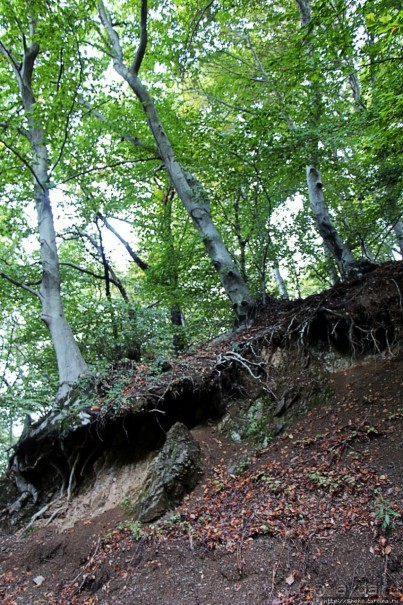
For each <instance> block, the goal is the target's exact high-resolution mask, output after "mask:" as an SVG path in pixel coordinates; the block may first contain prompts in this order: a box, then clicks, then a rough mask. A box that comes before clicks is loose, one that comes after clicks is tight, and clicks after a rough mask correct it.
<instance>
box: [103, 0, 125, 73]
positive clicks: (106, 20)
mask: <svg viewBox="0 0 403 605" xmlns="http://www.w3.org/2000/svg"><path fill="white" fill-rule="evenodd" d="M98 10H99V18H100V19H101V23H102V25H103V26H104V28H105V29H106V33H107V34H108V38H109V41H110V43H111V46H112V48H113V51H114V58H115V59H118V61H120V62H121V63H123V51H122V47H121V45H120V40H119V36H118V34H117V32H116V30H115V29H114V27H113V24H112V19H111V16H110V14H109V13H108V11H107V10H106V8H105V5H104V3H103V1H102V0H100V2H99V5H98Z"/></svg>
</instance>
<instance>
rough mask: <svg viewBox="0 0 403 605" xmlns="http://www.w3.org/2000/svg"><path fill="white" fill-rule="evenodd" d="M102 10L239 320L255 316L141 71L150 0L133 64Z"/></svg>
mask: <svg viewBox="0 0 403 605" xmlns="http://www.w3.org/2000/svg"><path fill="white" fill-rule="evenodd" d="M99 14H100V19H101V21H102V24H103V25H104V27H105V29H106V32H107V34H108V37H109V41H110V43H111V46H112V49H113V53H114V58H113V65H114V68H115V71H116V72H117V73H118V74H119V75H120V76H121V77H122V78H123V79H124V80H125V81H126V82H127V83H128V85H129V86H130V88H131V89H132V91H133V92H134V94H135V95H136V97H137V99H138V100H139V101H140V103H141V106H142V108H143V110H144V112H145V114H146V117H147V121H148V125H149V128H150V131H151V133H152V135H153V137H154V140H155V143H156V146H157V149H158V152H159V155H160V157H161V160H162V162H163V164H164V166H165V169H166V171H167V173H168V175H169V177H170V180H171V183H172V185H173V187H174V188H175V191H176V193H177V194H178V197H179V199H180V200H181V202H182V204H183V206H184V208H185V209H186V212H187V213H188V215H189V217H190V218H191V220H192V222H193V225H194V226H195V228H196V230H197V231H198V233H199V235H200V237H201V239H202V241H203V244H204V246H205V248H206V251H207V253H208V255H209V257H210V259H211V261H212V263H213V266H214V268H215V270H216V271H217V273H218V276H219V278H220V281H221V284H222V285H223V287H224V290H225V292H226V294H227V296H228V297H229V299H230V301H231V303H232V306H233V309H234V311H235V314H236V316H237V318H238V321H239V322H240V323H244V322H247V321H248V320H250V319H251V318H252V316H253V313H254V309H255V301H254V299H253V297H252V295H251V294H250V292H249V289H248V287H247V285H246V283H245V281H244V280H243V279H242V276H241V274H240V273H239V271H238V268H237V266H236V264H235V262H234V260H233V258H232V257H231V255H230V253H229V252H228V250H227V248H226V247H225V245H224V242H223V240H222V238H221V236H220V234H219V233H218V231H217V228H216V227H215V225H214V222H213V220H212V217H211V210H210V204H209V200H208V197H207V194H206V192H205V190H204V189H203V188H202V186H201V184H200V183H199V182H198V180H197V179H196V177H195V176H194V175H193V174H191V173H190V172H188V171H186V170H185V169H184V167H183V166H182V165H181V163H180V162H179V161H178V160H177V159H176V157H175V153H174V150H173V147H172V144H171V142H170V140H169V138H168V136H167V134H166V132H165V129H164V126H163V124H162V122H161V119H160V117H159V115H158V112H157V110H156V107H155V104H154V101H153V99H152V98H151V96H150V94H149V92H148V90H147V88H146V87H145V86H144V84H143V83H142V81H141V80H140V78H139V75H138V72H139V69H140V66H141V63H142V60H143V58H144V55H145V51H146V46H147V2H146V0H143V1H142V7H141V38H140V44H139V48H138V50H137V54H136V57H135V60H134V62H133V64H132V65H131V66H130V68H128V67H127V66H126V65H125V63H124V58H123V51H122V48H121V45H120V42H119V37H118V35H117V33H116V31H115V29H114V27H113V23H112V20H111V17H110V15H109V13H108V12H107V11H106V9H105V6H104V5H103V2H102V1H101V2H100V4H99Z"/></svg>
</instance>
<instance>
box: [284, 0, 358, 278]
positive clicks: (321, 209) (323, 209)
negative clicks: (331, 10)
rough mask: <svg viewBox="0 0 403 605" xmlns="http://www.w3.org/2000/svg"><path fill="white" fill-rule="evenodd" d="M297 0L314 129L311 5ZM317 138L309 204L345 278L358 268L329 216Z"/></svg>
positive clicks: (317, 105) (316, 104) (316, 97)
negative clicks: (307, 63) (305, 42)
mask: <svg viewBox="0 0 403 605" xmlns="http://www.w3.org/2000/svg"><path fill="white" fill-rule="evenodd" d="M296 3H297V5H298V9H299V13H300V20H301V25H302V27H304V28H307V31H308V33H307V36H306V38H307V47H306V52H307V55H308V60H309V73H308V74H307V79H308V81H309V82H310V89H311V115H310V123H311V126H312V129H315V128H317V126H318V124H319V121H320V115H321V104H322V99H321V93H320V89H319V80H318V79H317V74H316V77H314V78H313V77H312V75H311V73H312V74H313V75H315V74H314V72H315V71H316V70H317V66H316V59H315V50H314V44H313V31H312V30H313V24H312V7H311V2H310V0H296ZM314 138H315V139H316V140H315V141H314V142H313V143H312V146H311V154H310V155H311V157H310V158H309V160H308V162H309V163H308V165H307V166H306V179H307V185H308V196H309V203H310V206H311V209H312V213H313V215H314V218H315V223H316V226H317V229H318V231H319V234H320V235H321V237H322V239H323V242H324V244H325V246H326V247H327V249H328V250H329V252H330V253H331V254H332V256H333V257H334V259H335V260H336V262H337V265H338V267H339V270H340V273H341V275H342V276H343V277H347V276H349V275H350V273H352V272H355V271H356V261H355V258H354V256H353V255H352V253H351V251H350V249H349V248H348V246H347V244H346V243H345V242H344V241H343V240H342V238H341V237H340V235H339V234H338V232H337V229H336V227H335V226H334V223H333V221H332V219H331V218H330V215H329V211H328V208H327V204H326V200H325V196H324V192H323V183H322V179H321V175H320V172H319V167H318V143H319V141H318V140H317V137H314Z"/></svg>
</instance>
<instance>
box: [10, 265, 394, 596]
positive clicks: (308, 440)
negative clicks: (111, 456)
mask: <svg viewBox="0 0 403 605" xmlns="http://www.w3.org/2000/svg"><path fill="white" fill-rule="evenodd" d="M398 265H400V267H399V266H398ZM376 273H377V272H374V274H371V275H370V276H369V277H368V278H367V281H366V283H365V284H364V285H363V283H358V284H353V285H350V286H346V285H341V286H339V287H338V288H336V289H333V290H332V291H329V292H328V293H325V294H323V295H320V296H317V297H312V298H311V299H310V300H308V301H301V302H298V303H295V304H294V303H285V304H284V305H283V306H281V305H279V306H278V307H277V310H276V312H274V311H273V309H272V310H271V311H269V312H268V313H267V314H265V313H261V315H260V316H259V320H258V322H257V323H256V324H255V326H254V328H253V329H252V330H250V331H249V332H248V333H244V334H241V335H238V336H236V337H235V339H233V344H232V347H231V348H230V347H229V345H228V342H227V343H225V344H222V342H220V343H218V344H216V345H212V346H211V347H210V348H209V349H205V350H204V351H203V352H201V353H200V354H196V355H194V358H195V360H196V361H195V364H196V370H195V372H197V364H199V365H200V367H203V368H205V367H207V361H208V363H210V360H211V359H213V357H214V356H215V357H214V359H215V361H214V363H213V362H211V367H213V366H214V372H215V375H216V376H217V375H219V376H220V378H222V377H224V378H225V379H226V380H227V384H224V382H221V384H220V389H224V390H226V395H227V400H226V401H225V403H226V406H227V410H228V411H229V416H231V414H232V417H230V418H229V420H228V414H227V416H226V417H224V419H223V420H221V422H220V423H219V422H218V421H217V420H214V421H213V420H210V421H205V422H204V424H199V425H198V424H197V423H195V421H194V420H195V419H194V418H192V426H193V427H194V428H193V433H194V436H195V437H196V438H197V439H198V441H199V443H200V444H201V447H202V451H203V455H204V469H205V474H204V479H203V482H202V484H201V485H199V486H198V487H197V488H196V490H195V491H194V492H193V493H192V494H191V495H190V496H189V497H188V498H187V499H186V501H185V502H184V503H183V504H182V506H181V507H180V508H178V509H176V510H175V511H173V513H172V514H168V515H166V517H165V518H163V519H162V520H161V521H160V522H158V523H156V524H153V525H151V526H148V527H145V528H141V527H139V526H138V524H136V523H135V522H133V521H132V520H131V519H130V514H129V511H128V507H127V506H126V504H127V502H126V500H125V494H126V491H125V489H126V488H127V485H128V484H130V482H131V481H133V486H134V485H135V484H136V480H137V479H136V477H134V478H133V479H131V478H130V476H131V472H129V470H130V468H131V467H130V466H126V467H122V469H121V472H120V474H118V473H117V474H116V475H113V474H112V475H111V467H110V466H109V467H108V465H107V464H106V461H107V460H106V458H103V459H102V461H103V462H104V463H105V464H103V465H100V466H99V468H95V475H96V481H97V483H93V484H92V489H89V490H88V492H85V491H81V493H80V495H79V496H78V497H76V498H75V499H73V500H72V502H67V500H65V501H60V502H55V503H53V508H50V509H49V510H48V511H47V517H46V518H43V519H40V520H39V522H38V523H36V524H34V525H33V526H32V527H31V528H30V530H29V531H28V533H27V534H21V532H20V531H19V530H17V529H13V528H12V527H11V528H10V527H9V526H8V527H7V526H6V525H4V526H3V528H2V529H1V530H0V531H1V542H0V601H1V603H3V604H4V605H15V604H22V605H45V604H50V605H52V604H54V603H58V605H67V604H69V605H84V604H88V605H89V604H101V605H112V604H115V603H120V604H121V605H154V604H155V603H161V604H162V605H227V604H228V605H229V604H231V605H242V604H245V605H288V604H291V603H292V604H297V605H298V604H299V603H301V604H302V603H315V604H316V603H318V604H320V603H325V602H326V597H340V598H343V597H344V598H346V597H347V598H349V597H357V598H358V597H364V596H368V597H373V598H374V599H377V600H375V601H374V602H384V603H399V602H403V531H402V530H403V518H402V516H403V498H402V494H403V491H402V490H403V485H402V482H403V481H402V477H403V473H402V470H403V469H402V466H403V456H402V454H403V430H402V428H403V354H402V353H401V352H400V353H399V348H400V350H401V347H399V342H400V341H401V331H400V327H399V326H401V324H402V298H401V294H400V292H401V288H400V284H401V283H402V274H403V271H402V265H401V263H399V264H395V265H393V266H390V267H389V268H388V269H387V271H386V272H384V273H382V274H381V272H380V271H378V275H376ZM380 280H381V281H380ZM382 280H383V282H382ZM382 284H383V285H382ZM402 289H403V288H402ZM392 298H393V300H392ZM371 314H372V316H373V317H375V318H376V320H374V321H373V322H372V326H373V327H374V328H373V329H372V328H371V321H372V320H371V319H370V318H371ZM326 322H327V323H326ZM329 322H330V323H329ZM329 325H330V327H329ZM279 332H281V339H280V337H279V336H278V334H279ZM361 333H363V334H364V341H363V340H362V339H361V340H360V338H359V336H360V334H361ZM284 335H285V336H286V337H287V338H288V337H290V339H291V340H292V339H294V349H295V350H296V351H297V353H296V355H295V356H294V357H290V358H286V357H285V356H283V354H282V352H281V350H279V349H278V345H279V343H280V340H281V342H282V343H283V344H284ZM301 335H302V336H303V338H302V337H301ZM385 335H386V336H385ZM294 336H295V338H294ZM329 338H333V339H334V340H335V341H337V340H338V342H333V343H332V344H333V345H337V344H338V345H339V352H340V349H343V342H342V339H343V338H345V339H346V342H350V345H351V343H352V344H353V347H358V346H361V351H360V352H361V353H363V352H365V350H367V352H369V351H368V349H369V348H370V347H371V346H372V349H375V351H376V350H377V349H379V351H378V353H377V354H376V355H374V354H372V355H367V356H366V357H365V358H362V359H361V361H359V362H358V361H355V362H354V363H353V364H352V365H350V366H348V364H347V362H346V359H345V358H344V359H343V358H341V357H335V356H334V355H329V350H328V349H327V348H326V347H325V346H320V347H319V349H317V350H316V353H315V355H316V360H315V362H313V361H312V359H311V357H312V355H311V354H310V350H309V347H310V346H311V345H312V343H313V342H314V341H315V342H316V345H317V344H318V342H319V344H320V343H322V345H323V344H324V343H325V344H326V343H327V342H328V340H329ZM349 339H350V340H349ZM392 341H393V342H392ZM346 342H345V343H344V346H345V347H347V345H346ZM251 343H252V344H251ZM235 345H236V346H235ZM269 345H270V346H271V349H270V346H269ZM272 345H273V346H272ZM246 346H247V347H248V351H251V350H252V351H255V352H258V354H259V360H258V363H259V364H260V363H261V362H264V363H266V365H267V364H268V363H269V361H268V360H270V363H271V366H270V372H271V374H270V377H266V378H265V384H264V387H265V389H266V392H267V393H269V391H270V393H269V395H270V396H271V395H273V397H274V396H275V394H276V392H277V391H276V390H275V389H276V388H277V389H279V392H282V393H283V394H284V393H285V394H287V393H291V396H290V398H289V399H287V397H285V396H284V397H283V399H282V400H281V401H280V400H278V401H277V399H276V397H274V408H277V410H275V414H276V413H278V415H279V416H280V424H279V425H277V428H276V430H275V431H272V430H270V431H268V434H269V441H270V442H269V444H268V445H267V446H266V447H262V446H261V444H260V446H259V447H257V442H256V435H255V436H251V437H249V438H244V439H243V440H241V442H240V443H234V441H233V440H231V439H230V438H229V436H228V435H229V434H231V431H230V430H229V429H228V427H229V426H230V427H231V426H232V427H234V426H235V427H238V425H237V424H236V423H237V422H238V421H239V418H238V417H237V413H239V411H240V410H241V408H242V406H244V405H245V404H246V403H247V402H250V401H251V400H253V401H254V400H255V399H256V397H257V395H258V394H259V391H258V387H259V388H260V387H261V386H262V380H261V379H259V381H256V380H255V379H253V378H252V376H251V374H250V372H249V370H250V369H252V370H253V371H255V372H257V365H256V360H255V358H253V357H251V356H250V355H249V356H247V355H246ZM276 347H277V349H276ZM347 348H348V347H347ZM269 349H270V350H269ZM381 349H383V351H382V352H381V351H380V350H381ZM229 351H230V352H231V355H232V357H231V355H230V356H229V357H228V352H229ZM237 351H241V353H242V355H241V360H243V361H242V362H241V365H242V364H243V363H244V362H245V361H252V365H249V370H248V369H247V368H245V367H243V368H242V369H243V374H242V376H241V375H239V372H238V373H237V372H235V373H234V372H232V374H231V373H230V374H227V375H226V376H225V373H224V369H225V363H224V361H225V360H224V357H225V355H227V358H226V363H227V364H228V363H233V364H235V362H234V359H236V357H235V358H234V356H233V354H234V353H236V352H237ZM373 352H374V351H372V353H373ZM311 353H312V351H311ZM349 353H350V355H351V350H350V351H349ZM220 355H221V357H220ZM217 359H219V360H221V362H220V363H221V365H220V363H217ZM190 360H191V356H189V357H188V358H187V359H186V360H185V361H183V360H182V361H181V363H182V365H183V364H189V363H190ZM206 360H207V361H206ZM223 360H224V361H223ZM231 360H232V361H231ZM236 363H237V366H238V370H239V362H236ZM253 363H255V365H253ZM208 371H209V372H210V371H211V369H210V366H209V370H208ZM266 374H267V372H266ZM172 376H173V372H172ZM228 376H229V377H230V380H229V379H228ZM269 378H270V380H269ZM136 380H137V379H136V378H134V379H133V384H132V386H131V387H130V389H131V390H132V391H135V389H136V388H138V383H136ZM168 381H169V386H170V388H171V387H172V384H173V380H172V378H168ZM195 384H196V382H195ZM200 384H201V383H199V384H198V385H197V386H198V388H201V387H200ZM256 385H258V387H257V386H256ZM312 385H313V386H312ZM313 387H314V388H313ZM162 388H163V392H164V393H167V392H168V390H167V387H166V385H163V387H162ZM284 389H285V390H284ZM296 389H298V393H300V394H301V393H302V395H301V396H300V399H299V400H298V401H297V403H296V404H293V401H294V396H293V393H294V392H295V390H296ZM254 390H255V392H254ZM188 392H189V391H188ZM208 392H209V391H208V390H207V391H206V390H205V391H204V396H206V393H207V395H208ZM199 393H200V391H199ZM197 397H198V396H197ZM197 397H196V399H197ZM245 402H246V403H245ZM196 403H197V406H199V407H200V405H201V403H200V401H198V400H197V402H196ZM192 404H193V405H194V402H192V400H190V401H189V404H188V405H190V406H192ZM289 404H290V405H292V407H291V408H290V410H288V405H289ZM170 405H171V404H170ZM248 405H249V403H248ZM184 406H185V403H184V401H182V403H181V407H180V410H182V411H183V410H185V407H184ZM283 407H284V408H287V409H285V412H284V410H283ZM171 409H172V410H173V409H174V406H173V404H172V408H171ZM294 409H295V411H294ZM283 412H284V413H285V416H284V415H283ZM290 413H291V415H290ZM283 418H285V419H286V421H285V422H283V420H282V419H283ZM231 423H232V424H231ZM268 428H269V427H268V426H267V427H266V426H265V427H263V429H264V430H266V429H268ZM237 430H238V429H237ZM275 433H278V434H277V436H275ZM130 463H131V464H132V462H130ZM144 464H146V461H144ZM94 466H96V465H94ZM133 474H135V473H134V470H133ZM94 481H95V479H94ZM94 486H96V489H95V487H94ZM86 494H87V495H86ZM6 495H7V494H2V496H4V498H5V496H6ZM4 498H3V499H4ZM119 502H120V505H119ZM116 503H117V504H118V505H117V506H116ZM59 505H60V509H63V510H62V513H63V516H62V518H60V514H59V513H58V509H57V507H58V506H59ZM381 598H382V599H383V600H382V601H381Z"/></svg>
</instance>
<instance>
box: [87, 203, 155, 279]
mask: <svg viewBox="0 0 403 605" xmlns="http://www.w3.org/2000/svg"><path fill="white" fill-rule="evenodd" d="M98 217H99V218H100V219H101V221H103V223H104V225H105V227H106V228H107V229H109V231H111V232H112V233H113V235H115V236H116V237H117V238H118V240H119V241H120V242H121V243H122V244H123V245H124V247H125V248H126V250H127V251H128V253H129V254H130V256H131V258H132V259H133V260H134V262H135V263H136V265H137V266H138V267H140V269H141V270H142V271H147V269H148V264H147V263H146V262H144V261H143V260H141V258H140V257H139V256H138V255H137V253H136V252H135V251H134V250H133V248H132V247H131V246H130V244H129V242H127V241H126V240H125V239H124V238H123V237H122V236H121V235H120V233H118V232H117V231H116V229H115V228H114V227H112V225H111V224H110V223H109V221H108V219H107V218H106V217H105V216H103V214H101V212H98Z"/></svg>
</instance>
